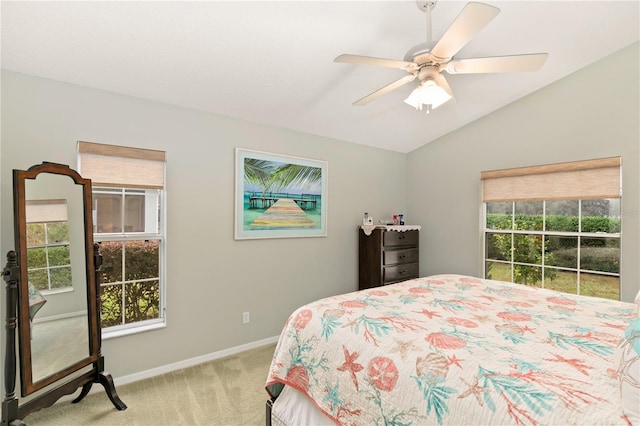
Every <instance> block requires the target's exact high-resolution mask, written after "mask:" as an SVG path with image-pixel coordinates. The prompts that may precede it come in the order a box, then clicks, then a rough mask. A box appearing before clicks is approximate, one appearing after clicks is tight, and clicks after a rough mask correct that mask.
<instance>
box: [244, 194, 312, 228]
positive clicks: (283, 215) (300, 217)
mask: <svg viewBox="0 0 640 426" xmlns="http://www.w3.org/2000/svg"><path fill="white" fill-rule="evenodd" d="M250 226H251V229H286V228H289V229H302V228H313V227H314V226H315V223H314V222H313V220H311V219H310V218H309V216H307V214H306V213H305V212H304V211H302V209H301V208H300V206H299V205H298V204H297V203H296V201H295V200H294V199H292V198H280V199H278V200H277V201H276V202H275V203H274V204H273V205H272V206H271V207H269V208H268V209H267V211H265V212H264V214H263V215H262V216H260V217H259V218H257V219H256V220H254V221H253V222H252V223H251V225H250Z"/></svg>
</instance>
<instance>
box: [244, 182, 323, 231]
mask: <svg viewBox="0 0 640 426" xmlns="http://www.w3.org/2000/svg"><path fill="white" fill-rule="evenodd" d="M259 195H261V193H257V192H252V191H245V193H244V203H243V205H244V215H243V217H244V220H243V229H245V230H246V229H250V227H249V226H250V225H251V223H253V221H254V220H256V219H257V218H259V217H260V216H262V215H263V214H264V212H266V211H267V209H266V208H255V209H251V208H249V197H253V196H259ZM265 196H266V197H273V198H304V199H310V198H314V199H315V200H316V208H315V209H313V210H312V209H308V210H304V209H303V211H304V213H305V214H306V215H307V217H309V219H311V220H312V221H313V223H314V228H317V229H320V228H321V227H322V220H321V219H322V214H321V213H322V197H321V196H320V195H319V194H304V197H302V196H301V195H300V194H289V193H275V192H274V193H267V194H265ZM285 229H286V228H285Z"/></svg>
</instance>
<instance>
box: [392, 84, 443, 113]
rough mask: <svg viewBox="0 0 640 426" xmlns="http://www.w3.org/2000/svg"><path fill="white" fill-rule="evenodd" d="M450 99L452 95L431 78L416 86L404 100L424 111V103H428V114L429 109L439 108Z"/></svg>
mask: <svg viewBox="0 0 640 426" xmlns="http://www.w3.org/2000/svg"><path fill="white" fill-rule="evenodd" d="M449 99H451V95H450V94H449V93H447V91H446V90H444V89H443V88H442V87H440V86H438V84H437V83H436V82H435V81H434V80H432V79H430V78H429V79H427V80H425V81H424V82H423V83H422V84H420V85H419V86H418V87H416V88H415V89H414V90H413V91H412V92H411V94H410V95H409V97H408V98H407V99H405V100H404V102H405V103H406V104H407V105H411V106H412V107H414V108H415V109H417V110H418V111H422V108H423V105H426V106H427V114H428V113H429V111H431V110H432V109H436V108H438V107H439V106H440V105H442V104H444V103H445V102H447V101H448V100H449Z"/></svg>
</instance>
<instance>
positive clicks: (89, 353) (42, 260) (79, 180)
mask: <svg viewBox="0 0 640 426" xmlns="http://www.w3.org/2000/svg"><path fill="white" fill-rule="evenodd" d="M13 173H14V175H13V184H14V210H15V245H16V252H17V256H18V267H19V271H20V274H19V275H20V280H19V283H18V288H19V291H18V332H19V343H20V351H19V352H20V383H21V391H22V392H21V394H22V396H26V395H29V394H32V393H34V392H36V391H38V390H39V389H42V388H44V387H46V386H47V385H50V384H52V383H54V382H57V381H58V380H61V379H63V378H64V377H66V376H68V375H70V374H72V373H74V372H76V371H78V370H80V369H82V368H84V367H86V366H88V365H91V364H92V363H94V362H96V361H97V359H98V357H99V346H100V342H99V333H100V325H99V322H98V321H99V315H98V301H97V287H96V277H95V261H94V252H93V234H92V217H91V181H90V180H89V179H84V178H83V177H82V176H80V174H78V172H76V171H75V170H73V169H71V168H70V167H69V166H66V165H63V164H57V163H49V162H45V163H42V164H40V165H36V166H33V167H31V168H29V169H28V170H26V171H23V170H14V171H13ZM38 313H39V314H38ZM38 316H39V317H40V318H38ZM62 320H64V321H66V322H67V323H65V324H64V325H61V324H60V322H61V321H62ZM54 322H56V323H57V324H56V325H53V324H52V323H54ZM47 327H48V328H47ZM54 329H55V330H56V331H55V332H53V331H52V330H54ZM78 336H80V338H78ZM69 342H72V343H69ZM56 346H64V347H65V355H55V356H53V355H52V354H53V352H52V351H54V349H55V347H56Z"/></svg>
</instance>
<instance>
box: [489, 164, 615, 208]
mask: <svg viewBox="0 0 640 426" xmlns="http://www.w3.org/2000/svg"><path fill="white" fill-rule="evenodd" d="M621 164H622V159H621V158H620V157H609V158H600V159H595V160H585V161H574V162H570V163H556V164H548V165H543V166H532V167H520V168H515V169H505V170H493V171H488V172H482V173H481V174H480V178H481V179H482V201H483V202H485V203H490V202H499V201H534V200H571V199H583V200H585V199H598V198H620V183H621V173H620V167H621Z"/></svg>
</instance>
